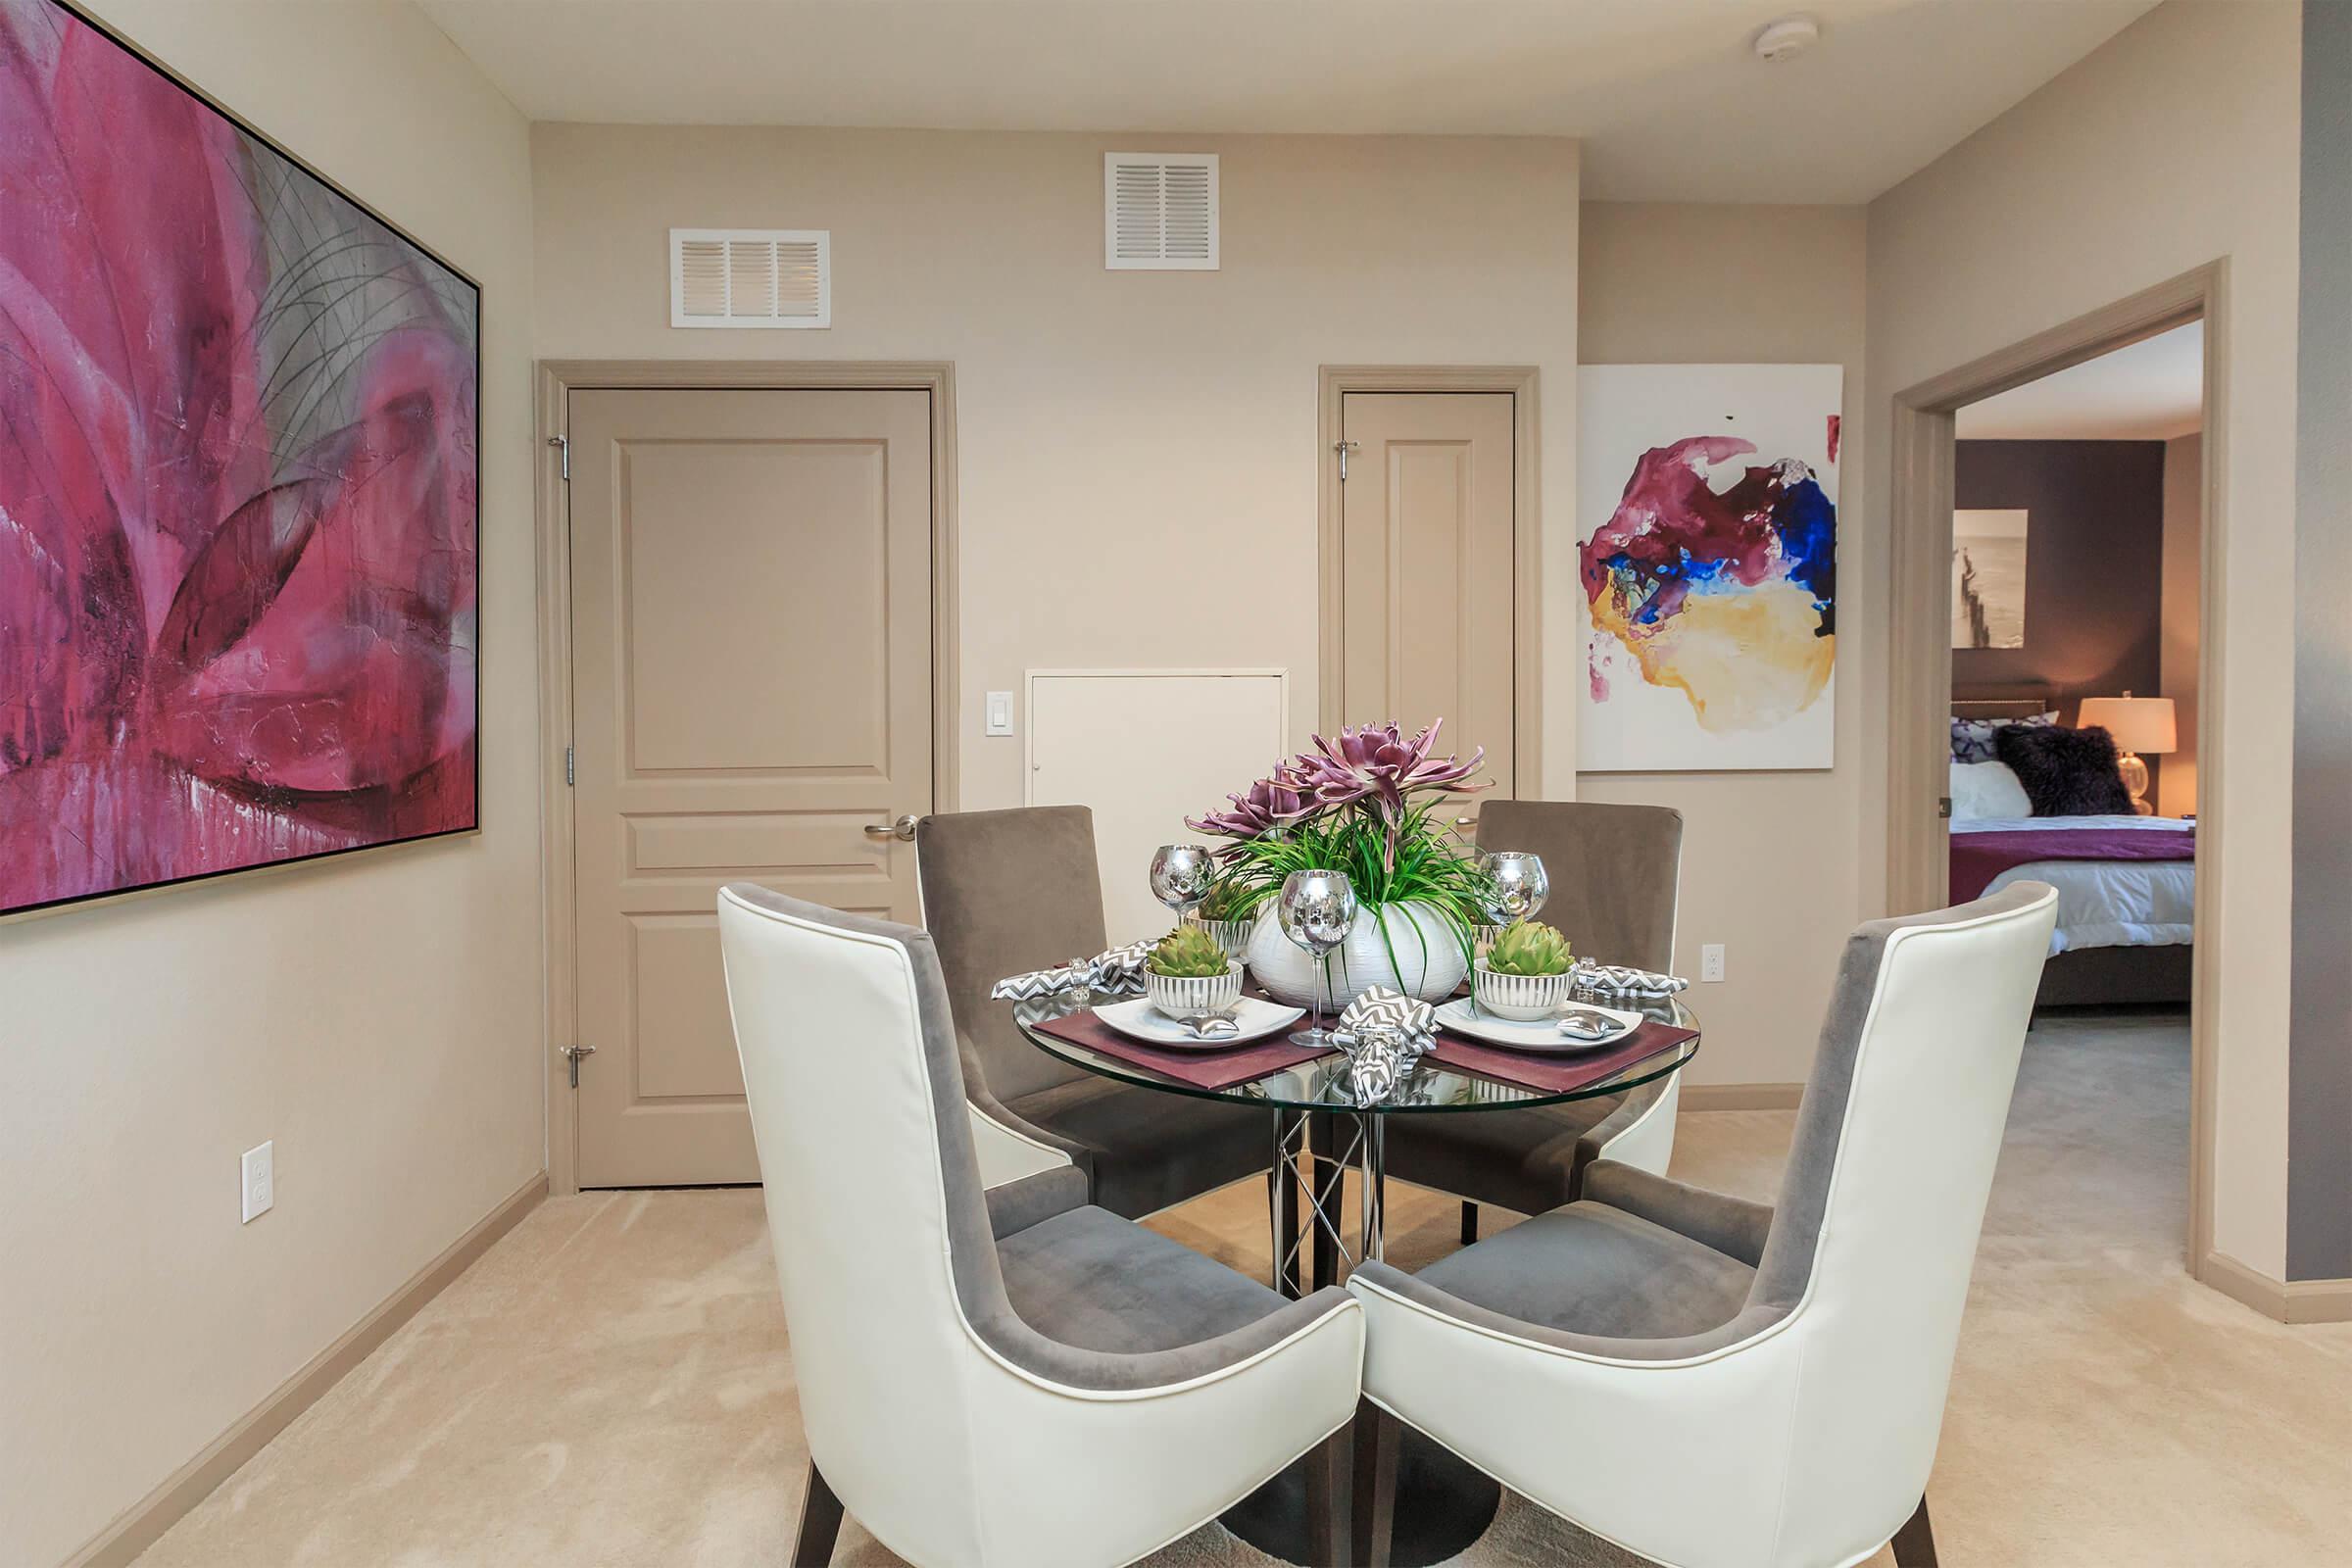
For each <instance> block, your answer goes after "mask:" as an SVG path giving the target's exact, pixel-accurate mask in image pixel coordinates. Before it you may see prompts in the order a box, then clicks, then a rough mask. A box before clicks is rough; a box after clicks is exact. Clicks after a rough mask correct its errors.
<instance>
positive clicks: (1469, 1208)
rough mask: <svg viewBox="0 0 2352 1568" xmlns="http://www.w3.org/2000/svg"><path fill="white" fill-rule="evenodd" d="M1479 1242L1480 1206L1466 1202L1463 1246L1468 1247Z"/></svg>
mask: <svg viewBox="0 0 2352 1568" xmlns="http://www.w3.org/2000/svg"><path fill="white" fill-rule="evenodd" d="M1477 1240H1478V1205H1477V1204H1476V1203H1471V1202H1465V1203H1463V1204H1462V1245H1463V1246H1464V1247H1468V1246H1469V1245H1470V1244H1471V1243H1472V1242H1475V1241H1477Z"/></svg>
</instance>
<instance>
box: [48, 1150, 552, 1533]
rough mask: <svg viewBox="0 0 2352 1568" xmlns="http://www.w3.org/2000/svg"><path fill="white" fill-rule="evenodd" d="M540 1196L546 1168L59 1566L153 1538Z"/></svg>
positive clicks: (384, 1337) (434, 1293) (280, 1429)
mask: <svg viewBox="0 0 2352 1568" xmlns="http://www.w3.org/2000/svg"><path fill="white" fill-rule="evenodd" d="M546 1197H547V1173H546V1172H545V1171H541V1172H540V1173H539V1174H538V1175H536V1176H534V1177H532V1178H531V1179H530V1180H529V1181H527V1182H525V1183H523V1185H522V1186H521V1187H520V1188H518V1189H516V1190H515V1194H514V1196H512V1197H510V1198H508V1199H507V1200H506V1201H503V1202H501V1203H500V1204H499V1205H498V1206H497V1207H496V1208H494V1209H492V1210H491V1211H490V1212H489V1213H488V1214H486V1215H484V1216H483V1218H482V1220H481V1222H480V1223H479V1224H477V1225H475V1226H474V1227H473V1229H471V1230H469V1231H467V1232H466V1234H465V1235H463V1236H461V1237H459V1238H458V1239H457V1240H456V1241H455V1242H453V1243H451V1244H450V1246H449V1248H448V1250H445V1251H443V1252H442V1253H441V1255H440V1256H439V1257H436V1258H434V1259H433V1260H432V1261H431V1262H429V1263H427V1264H425V1265H424V1267H422V1268H420V1269H418V1270H417V1272H416V1273H415V1274H413V1275H411V1276H410V1278H409V1281H408V1283H407V1284H405V1285H403V1286H402V1287H401V1288H400V1289H399V1290H397V1291H394V1292H393V1293H392V1294H391V1295H390V1296H389V1297H387V1298H386V1299H384V1300H383V1301H382V1302H381V1303H379V1304H378V1305H377V1306H376V1308H375V1310H373V1311H371V1312H369V1313H368V1315H367V1316H366V1317H364V1318H362V1319H360V1321H359V1322H357V1323H356V1324H354V1325H352V1327H351V1328H350V1329H349V1330H347V1331H346V1332H345V1333H344V1335H343V1337H342V1338H341V1339H338V1340H337V1341H335V1343H334V1344H332V1345H330V1346H328V1347H327V1348H325V1349H323V1350H321V1351H319V1354H318V1355H317V1356H315V1357H314V1358H313V1359H312V1360H311V1363H310V1364H309V1365H308V1366H305V1367H304V1368H303V1369H302V1370H301V1371H299V1372H297V1373H295V1374H294V1375H293V1376H292V1377H290V1378H288V1379H286V1381H285V1382H283V1383H281V1384H279V1385H278V1386H277V1388H276V1389H275V1390H273V1391H272V1392H271V1393H270V1397H268V1398H266V1399H264V1400H263V1401H262V1402H261V1403H259V1404H257V1405H255V1406H254V1407H253V1408H252V1409H250V1410H248V1411H246V1412H245V1414H244V1415H243V1416H241V1417H240V1418H239V1419H238V1420H237V1422H236V1424H235V1425H234V1426H231V1427H230V1428H229V1429H228V1430H227V1431H226V1432H223V1433H221V1436H219V1437H217V1438H215V1439H214V1440H213V1441H212V1442H211V1443H208V1444H206V1445H205V1446H204V1447H203V1448H202V1449H200V1450H199V1451H198V1452H197V1454H196V1456H195V1457H194V1458H192V1459H190V1460H189V1461H188V1462H187V1463H186V1464H183V1465H181V1466H180V1467H179V1468H178V1469H177V1470H175V1471H173V1472H172V1474H171V1475H169V1476H167V1477H165V1478H164V1481H163V1484H162V1485H161V1486H158V1487H157V1488H156V1489H155V1490H154V1491H153V1492H150V1493H149V1494H147V1495H146V1496H144V1497H142V1498H140V1499H139V1500H138V1501H137V1502H135V1503H133V1504H131V1506H130V1507H129V1508H128V1509H126V1510H124V1512H123V1515H122V1516H121V1517H120V1518H118V1519H116V1520H115V1522H114V1523H113V1524H111V1525H108V1526H107V1527H106V1528H105V1529H104V1530H101V1531H100V1532H98V1534H97V1535H96V1536H93V1537H92V1538H91V1539H90V1541H89V1543H88V1544H86V1545H84V1546H83V1547H82V1548H81V1549H80V1550H79V1551H77V1552H75V1553H74V1554H73V1556H71V1557H69V1558H67V1559H66V1562H67V1568H116V1565H118V1564H123V1563H127V1562H129V1561H130V1560H131V1559H132V1558H134V1557H136V1556H137V1555H138V1554H139V1553H140V1552H142V1551H145V1550H146V1549H147V1548H148V1547H149V1546H151V1545H153V1544H155V1542H156V1538H157V1537H159V1536H161V1535H162V1534H163V1533H164V1532H165V1531H167V1530H169V1529H171V1528H172V1525H174V1524H176V1523H178V1522H179V1520H180V1519H181V1518H182V1517H183V1516H185V1515H186V1514H187V1513H188V1511H189V1510H190V1509H192V1508H194V1507H195V1506H196V1505H197V1504H198V1503H200V1502H202V1501H203V1500H204V1499H205V1498H206V1497H207V1496H208V1495H211V1493H212V1491H213V1489H214V1488H216V1487H218V1486H220V1485H221V1482H223V1481H226V1480H227V1479H228V1478H229V1477H230V1476H232V1475H234V1474H235V1473H236V1472H237V1469H238V1467H239V1466H241V1465H242V1464H244V1463H245V1461H246V1460H248V1459H250V1458H252V1457H253V1456H254V1455H255V1454H257V1453H259V1452H260V1451H261V1450H262V1447H263V1446H264V1445H265V1444H267V1443H268V1442H269V1441H270V1439H271V1438H274V1437H276V1436H277V1435H278V1434H279V1433H280V1432H283V1431H284V1430H285V1429H286V1427H287V1425H288V1424H289V1423H290V1422H292V1421H293V1419H294V1418H295V1417H296V1416H298V1415H300V1414H302V1412H303V1411H305V1410H307V1409H309V1408H310V1407H311V1406H312V1405H313V1404H314V1403H316V1402H318V1399H319V1396H320V1395H322V1394H324V1393H325V1392H326V1391H327V1390H329V1389H331V1388H333V1387H334V1386H335V1384H336V1383H337V1382H339V1381H340V1380H341V1379H342V1378H343V1376H344V1375H345V1374H346V1373H348V1372H350V1371H351V1369H352V1368H353V1367H356V1366H358V1365H359V1364H360V1363H361V1362H362V1361H364V1360H366V1359H367V1358H368V1352H369V1351H371V1350H373V1349H374V1348H376V1347H377V1346H379V1345H381V1344H383V1343H384V1341H386V1340H388V1339H390V1338H391V1337H392V1332H393V1330H395V1329H397V1328H399V1327H400V1326H401V1325H402V1324H403V1323H406V1322H407V1321H408V1320H409V1319H411V1318H413V1317H415V1316H416V1315H417V1311H418V1309H420V1308H421V1307H422V1306H423V1305H424V1304H425V1303H426V1302H427V1301H430V1300H431V1299H433V1298H434V1297H436V1296H438V1295H440V1294H441V1292H442V1290H443V1289H444V1288H445V1287H447V1286H448V1284H449V1283H450V1281H452V1280H454V1279H456V1278H457V1277H458V1276H459V1275H460V1274H463V1273H465V1272H466V1265H468V1264H470V1263H471V1262H472V1261H473V1260H474V1259H475V1258H477V1257H479V1256H481V1255H482V1253H483V1252H485V1251H487V1250H489V1248H490V1244H491V1243H493V1242H495V1241H497V1240H498V1239H499V1238H500V1237H502V1236H504V1235H506V1234H507V1232H509V1231H511V1230H513V1229H514V1228H515V1224H516V1223H517V1222H518V1221H520V1220H521V1218H522V1217H523V1215H525V1214H528V1213H529V1212H530V1211H531V1210H532V1209H534V1208H536V1207H537V1206H538V1205H539V1202H540V1201H541V1200H542V1199H544V1198H546Z"/></svg>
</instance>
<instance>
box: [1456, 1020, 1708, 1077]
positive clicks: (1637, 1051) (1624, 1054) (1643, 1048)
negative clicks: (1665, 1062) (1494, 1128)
mask: <svg viewBox="0 0 2352 1568" xmlns="http://www.w3.org/2000/svg"><path fill="white" fill-rule="evenodd" d="M1697 1033H1698V1031H1697V1030H1695V1029H1677V1028H1675V1027H1674V1026H1673V1025H1672V1024H1663V1023H1660V1022H1658V1021H1657V1020H1656V1019H1655V1018H1644V1019H1642V1025H1641V1027H1640V1028H1638V1029H1636V1030H1635V1031H1634V1032H1633V1033H1632V1034H1630V1035H1627V1036H1626V1037H1625V1038H1624V1039H1623V1040H1620V1041H1618V1042H1617V1043H1616V1044H1615V1045H1613V1046H1607V1047H1604V1048H1602V1049H1601V1050H1598V1051H1579V1052H1575V1053H1572V1054H1567V1055H1558V1056H1554V1055H1548V1054H1536V1053H1533V1052H1527V1051H1512V1050H1510V1049H1509V1048H1507V1047H1504V1046H1490V1045H1488V1044H1487V1043H1486V1042H1485V1041H1483V1040H1472V1039H1470V1038H1469V1037H1467V1036H1465V1035H1457V1034H1455V1033H1454V1032H1453V1031H1452V1030H1450V1029H1440V1030H1439V1031H1438V1043H1437V1045H1436V1046H1435V1047H1433V1048H1432V1049H1431V1051H1430V1053H1429V1059H1430V1060H1432V1061H1435V1062H1437V1063H1439V1064H1440V1065H1441V1066H1446V1067H1451V1068H1453V1069H1454V1070H1455V1071H1457V1072H1474V1073H1476V1074H1478V1075H1479V1076H1480V1077H1481V1078H1492V1079H1494V1080H1495V1081H1496V1082H1497V1083H1506V1084H1513V1085H1516V1086H1518V1087H1519V1088H1522V1089H1534V1090H1539V1091H1541V1092H1543V1093H1544V1094H1547V1095H1565V1094H1569V1093H1572V1092H1573V1091H1575V1090H1579V1089H1583V1088H1585V1087H1586V1086H1588V1085H1590V1084H1596V1083H1598V1082H1600V1081H1601V1080H1602V1079H1604V1078H1608V1077H1612V1076H1614V1075H1615V1074H1617V1073H1621V1072H1623V1071H1625V1069H1626V1068H1628V1067H1631V1066H1633V1065H1634V1064H1635V1063H1636V1062H1639V1061H1642V1060H1645V1059H1647V1058H1648V1057H1651V1056H1654V1055H1656V1054H1659V1053H1660V1052H1662V1051H1671V1050H1673V1049H1674V1048H1675V1047H1676V1046H1679V1045H1681V1044H1682V1043H1683V1042H1684V1041H1686V1040H1689V1039H1691V1037H1692V1036H1694V1035H1696V1034H1697Z"/></svg>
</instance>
